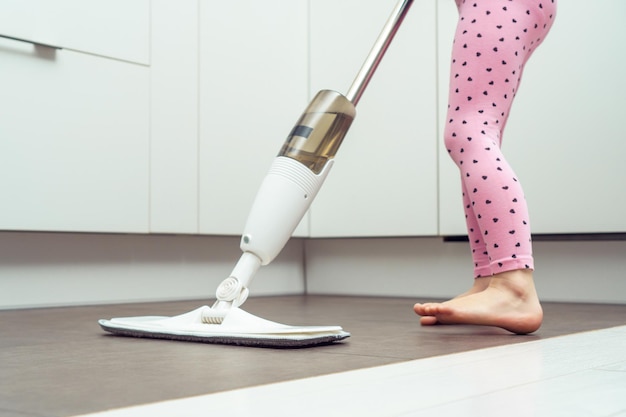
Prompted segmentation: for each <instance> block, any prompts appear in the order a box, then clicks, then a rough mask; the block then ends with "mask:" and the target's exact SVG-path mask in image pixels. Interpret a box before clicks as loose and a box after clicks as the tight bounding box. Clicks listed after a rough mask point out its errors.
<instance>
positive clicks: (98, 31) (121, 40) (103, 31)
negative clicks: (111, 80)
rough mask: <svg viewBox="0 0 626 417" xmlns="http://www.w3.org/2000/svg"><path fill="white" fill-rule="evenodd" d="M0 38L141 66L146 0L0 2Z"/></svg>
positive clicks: (146, 50) (146, 44)
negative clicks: (59, 48)
mask: <svg viewBox="0 0 626 417" xmlns="http://www.w3.org/2000/svg"><path fill="white" fill-rule="evenodd" d="M0 35H5V36H11V37H15V38H20V39H26V40H29V41H33V42H39V43H43V44H48V45H55V46H59V47H62V48H66V49H70V50H73V51H78V52H83V53H89V54H94V55H99V56H103V57H109V58H114V59H118V60H124V61H130V62H135V63H140V64H144V65H147V64H149V62H150V0H133V1H126V0H53V1H51V0H0Z"/></svg>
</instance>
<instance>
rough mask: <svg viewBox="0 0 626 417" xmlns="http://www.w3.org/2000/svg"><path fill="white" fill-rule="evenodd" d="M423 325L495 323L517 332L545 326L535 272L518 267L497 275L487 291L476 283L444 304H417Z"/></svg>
mask: <svg viewBox="0 0 626 417" xmlns="http://www.w3.org/2000/svg"><path fill="white" fill-rule="evenodd" d="M413 309H414V310H415V312H416V313H417V314H419V315H420V316H422V317H421V318H420V323H421V324H422V325H426V326H428V325H433V324H437V323H441V324H477V325H484V326H495V327H501V328H503V329H506V330H508V331H510V332H513V333H517V334H527V333H532V332H534V331H535V330H537V329H538V328H539V327H540V326H541V322H542V320H543V311H542V309H541V304H540V303H539V298H538V296H537V291H536V290H535V285H534V282H533V276H532V271H530V270H516V271H509V272H504V273H501V274H498V275H494V276H493V277H491V279H490V280H489V283H488V285H487V286H486V288H484V289H483V290H479V287H478V286H477V284H476V283H475V285H474V287H472V289H470V290H469V291H468V292H466V293H464V294H461V295H460V296H458V297H455V298H453V299H452V300H449V301H446V302H444V303H425V304H415V306H414V307H413Z"/></svg>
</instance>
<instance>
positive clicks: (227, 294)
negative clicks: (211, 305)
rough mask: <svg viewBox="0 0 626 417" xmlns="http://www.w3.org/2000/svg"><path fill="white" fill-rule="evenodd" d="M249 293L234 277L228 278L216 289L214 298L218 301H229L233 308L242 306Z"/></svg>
mask: <svg viewBox="0 0 626 417" xmlns="http://www.w3.org/2000/svg"><path fill="white" fill-rule="evenodd" d="M249 293H250V291H249V290H248V288H246V287H244V286H243V284H242V283H241V282H240V281H239V280H238V279H237V278H236V277H228V278H226V279H225V280H224V281H222V283H221V284H220V285H219V286H218V287H217V291H216V292H215V296H216V297H217V300H218V301H230V302H231V303H232V305H233V307H238V306H240V305H242V304H243V303H244V302H245V301H246V300H247V299H248V294H249Z"/></svg>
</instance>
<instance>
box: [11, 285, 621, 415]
mask: <svg viewBox="0 0 626 417" xmlns="http://www.w3.org/2000/svg"><path fill="white" fill-rule="evenodd" d="M414 301H415V300H412V299H403V298H369V297H331V296H308V297H307V296H288V297H267V298H253V299H250V300H248V302H247V303H246V306H245V308H246V310H248V311H250V312H251V313H253V314H256V315H258V316H261V317H264V318H267V319H270V320H274V321H279V322H284V323H288V324H302V325H308V324H310V325H314V324H323V325H327V324H339V325H341V326H343V327H344V329H346V330H348V331H350V332H351V333H352V337H350V338H348V339H347V340H346V341H345V342H342V343H337V344H334V345H330V346H322V347H316V348H311V349H293V350H285V349H260V348H246V347H235V346H222V345H209V344H202V343H185V342H171V341H161V340H152V339H135V338H124V337H117V336H112V335H109V334H106V333H104V332H103V331H102V330H101V329H100V327H99V326H98V325H97V319H99V318H111V317H120V316H134V315H175V314H180V313H183V312H186V311H188V310H191V309H193V308H196V307H198V306H200V305H202V304H203V302H202V301H200V302H193V301H192V302H190V301H185V302H167V303H146V304H125V305H105V306H88V307H68V308H52V309H32V310H13V311H0V415H1V416H3V417H18V416H19V417H34V416H38V417H39V416H71V415H76V414H82V413H89V412H96V411H102V410H106V409H110V408H118V407H125V406H130V405H136V404H144V403H149V402H155V401H159V400H167V399H174V398H182V397H188V396H193V395H201V394H207V393H211V392H218V391H225V390H230V389H234V388H241V387H248V386H253V385H259V384H267V383H272V382H279V381H285V380H291V379H296V378H304V377H309V376H315V375H322V374H329V373H334V372H342V371H347V370H352V369H359V368H366V367H372V366H378V365H385V364H390V363H396V362H401V361H406V360H412V359H419V358H425V357H430V356H436V355H444V354H448V353H455V352H461V351H467V350H473V349H480V348H485V347H491V346H497V345H503V344H509V343H520V342H526V341H530V340H536V339H543V338H548V337H554V336H560V335H565V334H571V333H577V332H582V331H587V330H594V329H600V328H608V327H613V326H618V325H624V324H626V305H597V304H595V305H593V304H560V303H545V304H544V310H545V317H546V318H545V321H544V325H543V326H542V328H541V329H540V330H539V331H538V332H537V333H535V334H534V335H529V336H515V335H512V334H509V333H508V332H505V331H503V330H499V329H489V328H483V327H474V326H437V327H431V328H425V327H420V326H419V325H418V320H417V318H416V317H415V316H414V314H413V312H412V310H411V306H412V304H413V302H414Z"/></svg>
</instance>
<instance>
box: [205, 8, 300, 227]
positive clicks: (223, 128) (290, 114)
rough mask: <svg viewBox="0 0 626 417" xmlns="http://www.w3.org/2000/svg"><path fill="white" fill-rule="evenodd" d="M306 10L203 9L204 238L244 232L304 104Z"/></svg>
mask: <svg viewBox="0 0 626 417" xmlns="http://www.w3.org/2000/svg"><path fill="white" fill-rule="evenodd" d="M307 3H308V2H307V1H306V0H267V1H258V0H244V1H238V2H224V1H203V2H201V3H200V48H199V49H200V151H199V152H200V158H199V161H200V162H199V163H200V184H199V190H200V196H199V199H200V232H201V233H209V234H235V235H238V234H240V233H241V232H242V231H243V227H244V225H245V221H246V218H247V216H248V212H249V209H250V206H251V205H252V202H253V200H254V197H255V195H256V191H257V189H258V187H259V185H260V184H261V181H262V180H263V178H264V176H265V174H266V173H267V171H268V169H269V167H270V165H271V163H272V161H273V159H274V157H275V156H276V155H277V154H278V151H279V150H280V147H281V146H282V144H283V142H284V140H285V138H286V137H287V135H288V134H289V132H290V131H291V129H292V127H293V125H294V123H295V122H296V121H297V119H298V117H299V116H300V113H301V112H302V110H304V108H305V106H306V104H307V101H308V100H307V99H308V97H307V96H308V92H307V76H308V50H307V39H308V37H307V31H308V25H307ZM299 234H308V230H306V228H300V229H299Z"/></svg>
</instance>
